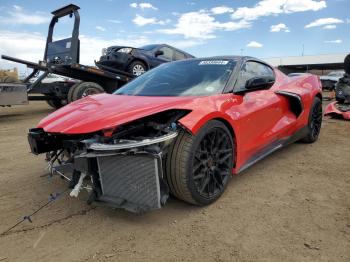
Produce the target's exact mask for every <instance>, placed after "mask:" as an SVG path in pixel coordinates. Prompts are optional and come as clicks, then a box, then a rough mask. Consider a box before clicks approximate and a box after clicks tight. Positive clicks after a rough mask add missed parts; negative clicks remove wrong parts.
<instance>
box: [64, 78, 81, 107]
mask: <svg viewBox="0 0 350 262" xmlns="http://www.w3.org/2000/svg"><path fill="white" fill-rule="evenodd" d="M80 83H81V82H78V83H75V84H74V85H72V86H71V87H70V88H69V90H68V94H67V101H68V104H69V103H72V102H73V92H74V90H75V88H76V87H77V86H78V85H80Z"/></svg>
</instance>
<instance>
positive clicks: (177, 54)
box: [174, 50, 186, 60]
mask: <svg viewBox="0 0 350 262" xmlns="http://www.w3.org/2000/svg"><path fill="white" fill-rule="evenodd" d="M185 58H186V56H185V54H183V53H181V52H179V51H176V50H175V51H174V60H182V59H185Z"/></svg>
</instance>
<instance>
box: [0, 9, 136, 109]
mask: <svg viewBox="0 0 350 262" xmlns="http://www.w3.org/2000/svg"><path fill="white" fill-rule="evenodd" d="M79 9H80V7H79V6H77V5H73V4H70V5H67V6H64V7H62V8H60V9H58V10H56V11H53V12H52V15H53V17H52V19H51V22H50V25H49V30H48V36H47V40H46V47H45V52H44V59H43V61H39V62H38V63H34V62H30V61H25V60H22V59H18V58H15V57H10V56H7V55H2V56H1V58H2V59H5V60H8V61H12V62H16V63H20V64H24V65H26V66H27V68H30V69H32V72H31V74H30V75H28V76H27V77H26V78H25V79H24V80H23V81H22V82H15V83H0V106H12V105H25V104H28V102H29V101H30V100H44V101H47V102H48V104H49V105H51V106H52V107H54V108H59V107H61V106H63V105H65V104H67V103H70V102H72V101H75V100H77V99H80V98H81V97H84V96H87V95H92V94H97V93H102V92H107V93H112V92H114V91H115V90H116V89H118V88H119V87H121V86H122V85H124V84H125V83H127V82H129V81H130V80H132V79H133V78H134V76H133V75H131V74H129V73H127V72H124V71H120V70H117V69H114V68H111V67H107V66H104V65H101V64H99V63H98V62H95V65H96V66H88V65H82V64H80V63H79V57H80V41H79V24H80V16H79V12H78V10H79ZM65 16H69V17H70V18H72V17H73V16H74V26H73V31H72V36H71V37H69V38H65V39H61V40H57V41H53V33H54V27H55V25H56V23H57V22H58V21H59V19H60V18H62V17H65ZM49 74H56V75H60V76H64V77H67V78H70V79H75V81H66V82H55V83H43V80H44V79H45V78H46V77H47V76H48V75H49ZM36 77H37V78H36ZM33 79H35V80H34V81H33ZM76 80H78V82H77V81H76Z"/></svg>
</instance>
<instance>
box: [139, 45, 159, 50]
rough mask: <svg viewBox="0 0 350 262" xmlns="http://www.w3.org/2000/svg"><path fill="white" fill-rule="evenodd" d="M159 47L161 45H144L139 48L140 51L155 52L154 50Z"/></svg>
mask: <svg viewBox="0 0 350 262" xmlns="http://www.w3.org/2000/svg"><path fill="white" fill-rule="evenodd" d="M158 46H159V45H144V46H141V47H139V49H144V50H146V51H151V50H153V49H154V48H156V47H158Z"/></svg>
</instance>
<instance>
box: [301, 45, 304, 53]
mask: <svg viewBox="0 0 350 262" xmlns="http://www.w3.org/2000/svg"><path fill="white" fill-rule="evenodd" d="M301 56H304V44H303V48H302V51H301Z"/></svg>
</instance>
